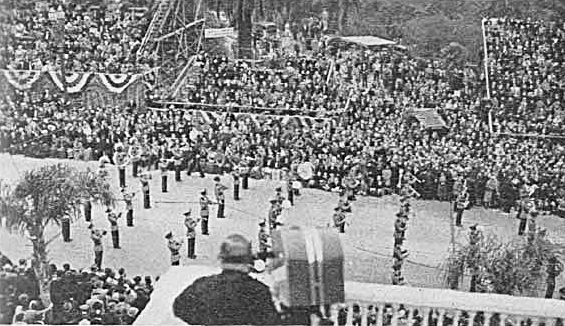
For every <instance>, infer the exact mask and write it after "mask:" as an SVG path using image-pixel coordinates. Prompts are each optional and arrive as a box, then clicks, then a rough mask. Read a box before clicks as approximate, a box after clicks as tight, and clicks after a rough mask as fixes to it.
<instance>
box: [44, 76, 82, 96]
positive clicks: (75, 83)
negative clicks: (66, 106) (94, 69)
mask: <svg viewBox="0 0 565 326" xmlns="http://www.w3.org/2000/svg"><path fill="white" fill-rule="evenodd" d="M47 73H48V74H49V76H50V77H51V80H52V81H53V83H54V84H55V85H57V87H58V88H59V90H61V91H65V86H66V87H67V93H71V94H73V93H78V92H80V91H81V90H82V89H83V88H84V86H86V85H87V84H88V82H89V81H90V77H91V75H92V73H90V72H86V73H70V74H65V80H64V82H65V84H63V75H62V74H61V73H58V72H55V71H48V72H47Z"/></svg>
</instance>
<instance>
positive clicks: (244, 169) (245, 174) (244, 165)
mask: <svg viewBox="0 0 565 326" xmlns="http://www.w3.org/2000/svg"><path fill="white" fill-rule="evenodd" d="M250 172H251V169H250V168H249V162H247V159H246V158H245V157H243V159H242V160H241V189H245V190H247V189H249V173H250Z"/></svg>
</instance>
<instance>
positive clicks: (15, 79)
mask: <svg viewBox="0 0 565 326" xmlns="http://www.w3.org/2000/svg"><path fill="white" fill-rule="evenodd" d="M2 73H3V74H4V77H6V80H7V81H8V83H9V84H10V85H12V86H13V87H15V88H17V89H19V90H24V89H29V88H31V86H32V85H33V84H34V83H35V82H36V81H37V80H38V79H39V77H41V71H38V70H7V69H6V70H2Z"/></svg>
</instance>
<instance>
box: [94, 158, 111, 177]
mask: <svg viewBox="0 0 565 326" xmlns="http://www.w3.org/2000/svg"><path fill="white" fill-rule="evenodd" d="M109 162H110V159H109V158H108V156H107V155H106V153H104V154H103V155H102V157H100V159H99V160H98V163H99V166H98V169H97V170H96V175H97V176H98V177H99V178H101V179H104V180H105V179H106V178H107V177H108V170H107V169H106V164H107V163H109Z"/></svg>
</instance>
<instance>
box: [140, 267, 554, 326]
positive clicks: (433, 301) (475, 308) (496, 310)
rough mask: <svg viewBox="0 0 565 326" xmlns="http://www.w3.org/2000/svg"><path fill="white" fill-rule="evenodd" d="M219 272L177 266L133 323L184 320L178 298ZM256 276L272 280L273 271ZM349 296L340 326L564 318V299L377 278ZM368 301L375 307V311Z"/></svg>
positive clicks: (486, 325) (502, 325)
mask: <svg viewBox="0 0 565 326" xmlns="http://www.w3.org/2000/svg"><path fill="white" fill-rule="evenodd" d="M219 272H220V268H219V267H217V266H205V265H190V266H174V267H172V268H171V269H169V271H167V272H166V273H165V274H163V275H161V278H160V279H159V281H158V282H157V283H155V291H153V293H152V294H151V300H150V301H149V303H148V305H147V307H146V308H145V309H144V310H143V311H142V312H141V314H140V315H139V316H138V318H137V320H136V321H135V323H134V324H136V325H183V324H184V323H183V322H182V320H180V319H178V318H176V317H175V316H174V315H173V310H172V308H171V307H172V305H173V301H174V299H175V298H176V297H177V296H178V295H179V294H180V293H181V292H182V291H183V290H184V289H185V288H186V287H187V286H189V285H190V284H192V282H194V280H196V279H197V278H199V277H202V276H207V275H212V274H216V273H219ZM256 277H257V279H258V280H260V281H262V282H263V283H265V284H267V285H269V284H272V278H270V277H269V275H268V274H267V275H264V274H259V275H256ZM345 300H346V304H345V306H346V307H347V308H345V309H347V312H348V313H347V314H346V315H344V314H343V313H342V314H341V318H338V312H339V311H338V309H340V306H343V305H334V306H333V307H332V309H331V310H330V313H331V316H332V320H333V321H334V323H335V324H336V325H340V324H342V325H353V324H354V323H355V322H358V323H359V325H361V326H366V325H368V317H372V321H373V323H372V324H371V325H376V326H522V324H521V323H522V322H523V323H524V324H523V326H526V325H527V326H541V324H542V323H543V324H544V325H545V326H553V325H555V323H556V321H557V319H558V318H561V319H565V301H562V300H555V299H541V298H527V297H516V296H508V295H499V294H481V293H468V292H460V291H453V290H445V289H431V288H417V287H409V286H397V285H385V284H376V283H358V282H345ZM355 304H357V305H359V308H360V311H359V314H358V315H357V316H354V315H353V313H352V312H353V305H355ZM369 306H373V311H372V313H371V312H370V311H368V307H369ZM375 308H376V309H375ZM341 309H344V308H343V307H341ZM344 317H345V318H344ZM471 320H472V321H473V322H470V321H471ZM562 325H563V324H562Z"/></svg>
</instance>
